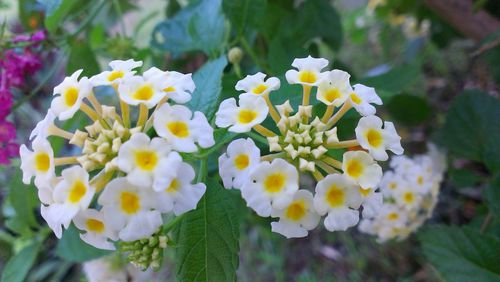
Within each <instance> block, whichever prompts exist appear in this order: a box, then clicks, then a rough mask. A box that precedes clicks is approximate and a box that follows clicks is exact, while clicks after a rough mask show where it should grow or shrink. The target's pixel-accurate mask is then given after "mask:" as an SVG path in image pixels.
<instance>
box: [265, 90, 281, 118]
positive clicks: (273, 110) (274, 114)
mask: <svg viewBox="0 0 500 282" xmlns="http://www.w3.org/2000/svg"><path fill="white" fill-rule="evenodd" d="M263 97H264V100H266V104H267V107H268V108H269V114H270V115H271V118H272V119H273V120H274V122H275V123H278V122H279V121H280V120H281V117H280V114H279V113H278V111H276V108H274V105H273V103H271V99H269V93H267V94H266V95H263Z"/></svg>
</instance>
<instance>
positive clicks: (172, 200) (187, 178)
mask: <svg viewBox="0 0 500 282" xmlns="http://www.w3.org/2000/svg"><path fill="white" fill-rule="evenodd" d="M174 173H175V177H174V178H172V179H171V181H170V182H169V183H167V184H166V185H165V186H164V187H163V190H162V191H160V192H158V193H156V195H155V198H156V199H157V207H156V208H157V209H158V210H159V211H161V212H169V211H172V210H173V212H174V214H175V215H176V216H179V215H181V214H183V213H185V212H187V211H190V210H194V209H196V206H197V205H198V202H199V201H200V199H201V197H203V195H204V194H205V190H206V186H205V184H203V183H196V184H192V182H193V180H194V178H195V172H194V169H193V167H191V166H190V165H189V164H187V163H185V162H182V163H180V164H179V165H178V166H177V168H176V169H175V171H174Z"/></svg>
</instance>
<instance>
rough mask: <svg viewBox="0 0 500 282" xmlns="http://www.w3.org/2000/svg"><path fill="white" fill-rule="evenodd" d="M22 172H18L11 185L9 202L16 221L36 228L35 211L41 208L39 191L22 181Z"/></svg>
mask: <svg viewBox="0 0 500 282" xmlns="http://www.w3.org/2000/svg"><path fill="white" fill-rule="evenodd" d="M21 180H22V172H21V170H20V169H19V168H17V167H16V171H15V173H14V176H13V177H12V180H11V182H10V184H9V186H10V190H9V200H10V203H11V204H12V207H13V208H14V210H15V212H16V220H21V221H23V222H24V223H25V224H26V225H27V226H31V227H35V226H37V225H38V224H37V222H36V219H35V213H34V209H35V208H37V207H38V206H39V204H40V203H39V201H38V196H37V189H36V188H35V186H33V185H25V184H24V183H23V182H22V181H21Z"/></svg>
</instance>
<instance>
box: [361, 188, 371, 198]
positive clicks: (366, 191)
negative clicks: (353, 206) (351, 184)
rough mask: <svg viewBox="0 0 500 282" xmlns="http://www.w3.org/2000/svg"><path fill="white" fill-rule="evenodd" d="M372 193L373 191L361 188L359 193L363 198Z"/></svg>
mask: <svg viewBox="0 0 500 282" xmlns="http://www.w3.org/2000/svg"><path fill="white" fill-rule="evenodd" d="M371 191H372V189H363V188H361V187H360V188H359V193H360V194H361V196H363V197H366V196H368V195H369V194H370V192H371Z"/></svg>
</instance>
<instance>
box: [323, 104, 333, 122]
mask: <svg viewBox="0 0 500 282" xmlns="http://www.w3.org/2000/svg"><path fill="white" fill-rule="evenodd" d="M334 108H335V106H334V105H328V106H327V107H326V111H325V114H324V115H323V117H322V118H321V121H322V122H323V123H328V120H329V119H330V118H331V117H332V114H333V110H334Z"/></svg>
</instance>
